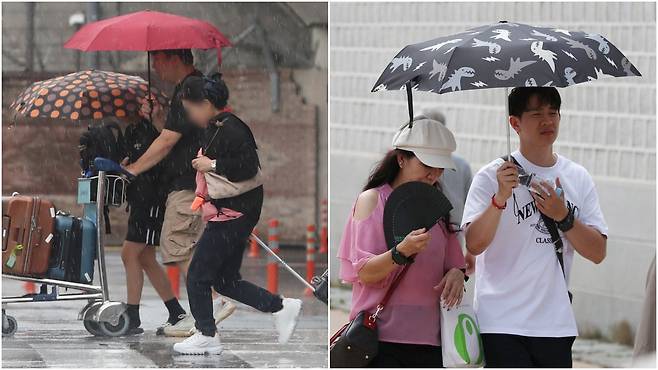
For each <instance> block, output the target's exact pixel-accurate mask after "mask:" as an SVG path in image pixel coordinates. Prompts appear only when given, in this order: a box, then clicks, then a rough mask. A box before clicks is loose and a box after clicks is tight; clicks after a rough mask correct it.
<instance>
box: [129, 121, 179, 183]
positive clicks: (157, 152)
mask: <svg viewBox="0 0 658 370" xmlns="http://www.w3.org/2000/svg"><path fill="white" fill-rule="evenodd" d="M181 136H182V135H181V134H180V133H178V132H176V131H173V130H168V129H166V128H165V129H163V130H162V132H160V135H159V136H158V137H157V138H156V139H155V140H153V142H152V143H151V145H150V146H149V148H148V149H147V150H146V152H144V154H142V156H141V157H139V159H138V160H137V161H136V162H135V163H133V164H130V165H128V166H126V170H127V171H128V172H130V173H132V174H133V175H135V176H137V175H139V174H140V173H143V172H146V171H148V170H150V169H151V168H152V167H153V166H155V165H156V164H158V163H159V162H160V161H161V160H162V159H164V157H166V156H167V154H169V152H170V151H171V149H172V148H173V147H174V145H176V143H177V142H178V140H180V138H181Z"/></svg>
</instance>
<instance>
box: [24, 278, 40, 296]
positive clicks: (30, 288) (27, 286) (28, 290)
mask: <svg viewBox="0 0 658 370" xmlns="http://www.w3.org/2000/svg"><path fill="white" fill-rule="evenodd" d="M23 289H24V290H25V294H34V293H36V292H37V288H36V286H35V285H34V283H33V282H31V281H26V282H24V283H23Z"/></svg>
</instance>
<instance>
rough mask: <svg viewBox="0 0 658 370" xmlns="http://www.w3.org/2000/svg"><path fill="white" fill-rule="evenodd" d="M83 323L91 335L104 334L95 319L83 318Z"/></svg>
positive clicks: (98, 335)
mask: <svg viewBox="0 0 658 370" xmlns="http://www.w3.org/2000/svg"><path fill="white" fill-rule="evenodd" d="M82 323H83V325H84V326H85V329H87V331H88V332H89V333H91V334H92V335H95V336H97V337H100V336H103V335H104V334H103V333H102V332H101V327H100V325H99V324H98V323H97V322H96V321H92V320H84V321H83V322H82Z"/></svg>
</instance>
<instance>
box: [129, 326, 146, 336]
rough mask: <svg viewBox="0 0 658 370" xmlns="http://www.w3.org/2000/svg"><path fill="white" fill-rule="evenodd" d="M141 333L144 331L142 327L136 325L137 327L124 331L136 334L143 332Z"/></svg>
mask: <svg viewBox="0 0 658 370" xmlns="http://www.w3.org/2000/svg"><path fill="white" fill-rule="evenodd" d="M143 333H144V329H142V328H140V327H139V326H138V327H135V328H130V329H128V331H126V334H125V335H138V334H143Z"/></svg>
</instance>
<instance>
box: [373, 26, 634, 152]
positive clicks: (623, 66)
mask: <svg viewBox="0 0 658 370" xmlns="http://www.w3.org/2000/svg"><path fill="white" fill-rule="evenodd" d="M625 76H641V74H640V72H639V71H638V70H637V68H635V66H634V65H633V64H632V63H631V62H630V60H629V59H628V58H627V57H626V56H624V54H623V53H622V52H621V51H619V49H617V48H616V47H615V46H614V45H613V44H612V43H611V42H610V41H609V40H607V39H606V38H605V37H603V36H601V35H600V34H597V33H587V32H581V31H568V30H564V29H560V28H546V27H534V26H529V25H525V24H520V23H508V22H505V21H501V22H499V23H495V24H491V25H486V26H481V27H476V28H473V29H470V30H467V31H464V32H461V33H457V34H454V35H450V36H445V37H439V38H437V39H433V40H429V41H425V42H421V43H418V44H413V45H408V46H406V47H405V48H404V49H402V50H401V51H400V52H399V53H398V54H397V55H396V56H395V58H393V60H392V61H391V62H390V63H389V64H388V66H387V67H386V69H385V70H384V72H382V74H381V76H379V79H378V80H377V82H376V83H375V85H374V87H373V89H372V91H373V92H375V91H381V90H399V89H402V88H406V89H407V97H408V102H409V117H410V123H411V121H412V120H413V119H412V118H413V104H412V99H411V91H412V90H419V91H429V92H434V93H437V94H443V93H447V92H454V91H462V90H473V89H490V88H498V87H503V88H510V87H517V86H553V87H567V86H571V85H575V84H579V83H583V82H589V81H594V80H598V79H601V78H605V77H625ZM506 92H507V89H506ZM505 96H506V97H507V94H506V95H505ZM505 106H506V107H507V104H505ZM508 115H509V114H508ZM507 129H508V131H507V136H508V138H507V139H508V140H507V146H508V152H510V151H511V143H510V132H509V125H507Z"/></svg>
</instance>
